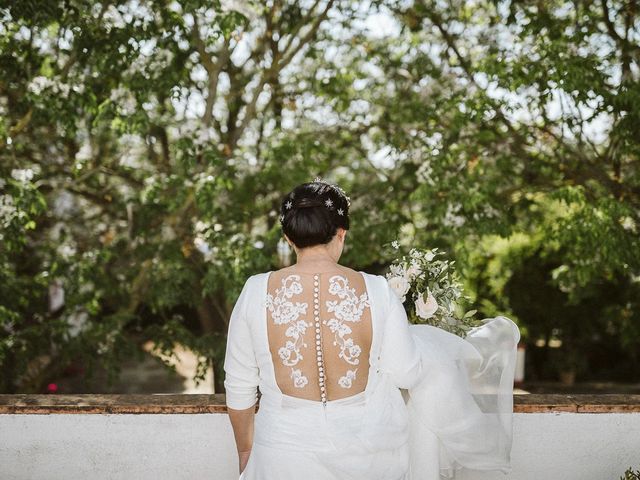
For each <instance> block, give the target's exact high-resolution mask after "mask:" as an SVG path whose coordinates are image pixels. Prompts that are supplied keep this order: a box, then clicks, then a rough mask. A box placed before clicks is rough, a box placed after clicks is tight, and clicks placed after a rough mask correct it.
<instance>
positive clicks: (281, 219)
mask: <svg viewBox="0 0 640 480" xmlns="http://www.w3.org/2000/svg"><path fill="white" fill-rule="evenodd" d="M282 222H284V215H280V223H282Z"/></svg>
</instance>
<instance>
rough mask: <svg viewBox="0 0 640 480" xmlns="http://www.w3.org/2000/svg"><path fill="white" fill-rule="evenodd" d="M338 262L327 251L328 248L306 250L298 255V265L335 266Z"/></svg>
mask: <svg viewBox="0 0 640 480" xmlns="http://www.w3.org/2000/svg"><path fill="white" fill-rule="evenodd" d="M336 263H337V262H336V260H335V258H333V257H332V256H331V254H330V253H329V252H328V251H327V249H326V248H322V249H313V248H305V249H302V250H300V251H298V253H297V255H296V265H298V266H300V265H318V264H320V265H326V264H332V265H335V264H336Z"/></svg>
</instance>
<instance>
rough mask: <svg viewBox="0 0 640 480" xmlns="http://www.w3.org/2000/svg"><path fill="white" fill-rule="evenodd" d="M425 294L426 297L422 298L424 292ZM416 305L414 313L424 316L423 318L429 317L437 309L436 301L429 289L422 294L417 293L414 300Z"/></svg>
mask: <svg viewBox="0 0 640 480" xmlns="http://www.w3.org/2000/svg"><path fill="white" fill-rule="evenodd" d="M425 293H426V294H427V299H426V300H425V299H424V294H425ZM415 305H416V315H418V316H419V317H420V318H424V319H425V320H426V319H428V318H431V317H432V316H433V314H434V313H436V311H437V310H438V302H437V301H436V299H435V297H434V296H433V295H432V294H431V292H430V291H429V289H427V291H426V292H424V293H423V294H422V295H418V298H417V300H416V301H415Z"/></svg>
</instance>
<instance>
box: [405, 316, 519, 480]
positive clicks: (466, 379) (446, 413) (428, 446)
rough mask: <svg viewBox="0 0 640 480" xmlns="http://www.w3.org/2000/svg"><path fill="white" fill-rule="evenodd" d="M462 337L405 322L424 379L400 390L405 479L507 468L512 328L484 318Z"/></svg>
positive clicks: (505, 322) (508, 323)
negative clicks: (406, 447) (404, 412)
mask: <svg viewBox="0 0 640 480" xmlns="http://www.w3.org/2000/svg"><path fill="white" fill-rule="evenodd" d="M482 322H483V323H482V324H481V325H480V326H477V327H475V328H473V329H471V330H470V331H469V332H468V333H467V335H466V337H465V338H462V337H459V336H457V335H454V334H451V333H449V332H446V331H445V330H442V329H440V328H436V327H433V326H430V325H411V326H410V329H411V332H412V334H413V336H414V339H415V340H416V342H417V343H418V345H419V349H420V352H421V355H422V361H423V364H424V375H423V376H424V378H423V379H422V380H421V381H420V383H419V384H417V385H416V386H414V387H413V388H411V389H408V390H402V394H403V398H404V400H405V403H406V405H407V408H408V411H409V418H410V422H409V424H410V425H409V428H410V439H411V440H410V444H411V472H412V475H411V478H416V479H418V478H419V479H423V480H432V479H433V480H438V479H440V478H453V477H454V475H455V472H456V471H457V470H459V469H462V468H466V469H471V470H499V471H501V472H503V473H505V474H506V473H509V472H510V471H511V464H510V455H511V444H512V438H513V433H512V432H513V429H512V428H513V427H512V419H513V381H514V374H515V363H516V353H517V352H516V350H517V344H518V342H519V341H520V331H519V329H518V327H517V325H516V324H515V323H514V322H513V321H511V320H510V319H509V318H507V317H504V316H498V317H494V318H485V319H484V320H482Z"/></svg>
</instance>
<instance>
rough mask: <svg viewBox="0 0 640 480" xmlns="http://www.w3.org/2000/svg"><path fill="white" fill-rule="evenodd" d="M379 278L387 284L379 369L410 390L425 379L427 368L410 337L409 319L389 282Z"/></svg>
mask: <svg viewBox="0 0 640 480" xmlns="http://www.w3.org/2000/svg"><path fill="white" fill-rule="evenodd" d="M380 278H381V279H382V281H383V282H384V292H385V293H386V297H387V298H386V301H387V305H388V308H387V314H386V319H385V325H384V334H383V340H382V347H381V350H380V358H379V360H380V366H381V368H382V370H383V372H385V373H388V374H389V375H391V378H392V380H393V383H394V384H395V385H396V386H397V387H398V388H411V387H412V386H414V385H416V384H417V383H419V382H420V381H421V380H422V374H423V368H424V367H423V365H422V359H421V355H420V351H419V349H418V345H416V341H415V339H414V337H413V335H412V334H411V330H410V328H409V326H410V323H409V319H408V318H407V313H406V312H405V309H404V306H403V305H402V302H401V301H400V299H399V298H398V296H397V295H396V294H395V292H394V291H393V290H392V289H391V287H390V286H389V283H388V282H387V279H386V278H384V277H383V276H380Z"/></svg>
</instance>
